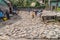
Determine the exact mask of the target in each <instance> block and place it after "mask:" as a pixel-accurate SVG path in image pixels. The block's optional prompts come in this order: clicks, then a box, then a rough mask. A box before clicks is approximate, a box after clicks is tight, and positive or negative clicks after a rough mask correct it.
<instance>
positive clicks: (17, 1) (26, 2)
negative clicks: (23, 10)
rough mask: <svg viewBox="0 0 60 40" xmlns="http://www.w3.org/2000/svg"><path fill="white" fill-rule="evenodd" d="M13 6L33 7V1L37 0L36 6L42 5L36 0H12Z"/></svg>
mask: <svg viewBox="0 0 60 40" xmlns="http://www.w3.org/2000/svg"><path fill="white" fill-rule="evenodd" d="M10 1H11V3H12V5H13V6H16V7H31V6H30V5H31V3H32V2H36V5H35V7H40V6H41V5H40V3H39V2H37V1H36V0H10Z"/></svg>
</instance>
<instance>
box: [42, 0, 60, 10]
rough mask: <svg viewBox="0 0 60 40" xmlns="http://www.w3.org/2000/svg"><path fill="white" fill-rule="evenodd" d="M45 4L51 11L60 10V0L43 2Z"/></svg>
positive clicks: (44, 0) (45, 0)
mask: <svg viewBox="0 0 60 40" xmlns="http://www.w3.org/2000/svg"><path fill="white" fill-rule="evenodd" d="M42 1H43V3H44V4H48V6H49V8H50V9H51V10H55V9H56V10H57V8H60V0H42Z"/></svg>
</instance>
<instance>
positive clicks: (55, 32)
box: [0, 11, 60, 40]
mask: <svg viewBox="0 0 60 40" xmlns="http://www.w3.org/2000/svg"><path fill="white" fill-rule="evenodd" d="M19 15H20V16H21V18H22V19H21V20H19V21H17V22H16V23H14V24H12V25H7V26H6V27H3V28H1V29H0V33H2V34H1V35H2V36H4V35H5V36H6V38H7V37H8V38H7V40H14V39H15V40H19V39H20V38H26V39H33V38H37V39H39V38H58V37H60V27H59V25H57V24H44V23H43V22H42V21H41V19H40V18H39V17H35V18H34V19H32V18H30V15H29V14H28V12H24V11H21V12H20V14H19ZM23 40H24V39H23Z"/></svg>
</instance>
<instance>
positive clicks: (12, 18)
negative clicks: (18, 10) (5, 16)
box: [0, 15, 22, 28]
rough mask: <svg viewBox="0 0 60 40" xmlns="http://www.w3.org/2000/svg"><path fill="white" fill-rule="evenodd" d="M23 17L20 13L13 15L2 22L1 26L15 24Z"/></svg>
mask: <svg viewBox="0 0 60 40" xmlns="http://www.w3.org/2000/svg"><path fill="white" fill-rule="evenodd" d="M21 19H22V18H21V17H20V16H19V15H14V16H12V17H11V19H9V20H7V21H3V22H0V28H1V27H5V26H6V25H11V24H14V23H16V22H17V21H19V20H21Z"/></svg>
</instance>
